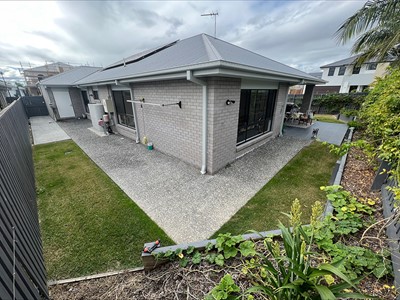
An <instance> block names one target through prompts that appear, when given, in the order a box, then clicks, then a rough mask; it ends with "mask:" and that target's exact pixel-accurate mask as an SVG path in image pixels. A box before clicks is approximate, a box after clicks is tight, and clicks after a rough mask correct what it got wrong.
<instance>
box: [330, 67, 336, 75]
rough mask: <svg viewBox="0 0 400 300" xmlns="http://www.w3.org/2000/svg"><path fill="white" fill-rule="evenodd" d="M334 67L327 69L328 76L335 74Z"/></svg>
mask: <svg viewBox="0 0 400 300" xmlns="http://www.w3.org/2000/svg"><path fill="white" fill-rule="evenodd" d="M335 69H336V68H335V67H330V68H329V72H328V76H333V74H335Z"/></svg>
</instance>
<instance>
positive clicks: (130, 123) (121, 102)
mask: <svg viewBox="0 0 400 300" xmlns="http://www.w3.org/2000/svg"><path fill="white" fill-rule="evenodd" d="M113 98H114V103H115V109H116V113H117V120H118V124H120V125H123V126H127V127H130V128H133V129H135V121H134V118H133V108H132V103H131V102H127V101H129V100H131V93H130V92H129V91H113Z"/></svg>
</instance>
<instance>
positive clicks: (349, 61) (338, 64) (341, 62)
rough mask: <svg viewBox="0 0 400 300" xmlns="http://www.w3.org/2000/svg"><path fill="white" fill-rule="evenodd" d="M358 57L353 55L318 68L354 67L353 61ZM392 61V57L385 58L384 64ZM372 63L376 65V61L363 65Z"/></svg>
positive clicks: (372, 60)
mask: <svg viewBox="0 0 400 300" xmlns="http://www.w3.org/2000/svg"><path fill="white" fill-rule="evenodd" d="M359 56H360V55H355V56H352V57H349V58H345V59H342V60H338V61H335V62H333V63H330V64H327V65H324V66H321V67H320V68H329V67H341V66H348V65H354V63H355V60H356V59H357V58H358V57H359ZM391 61H394V58H393V57H390V56H389V57H387V58H386V59H385V60H384V62H391ZM373 63H378V61H377V60H376V59H370V60H368V61H366V62H365V64H373Z"/></svg>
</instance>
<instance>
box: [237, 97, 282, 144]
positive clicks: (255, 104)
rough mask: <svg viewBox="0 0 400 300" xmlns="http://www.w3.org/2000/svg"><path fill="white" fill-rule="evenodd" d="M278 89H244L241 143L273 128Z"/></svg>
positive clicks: (240, 120) (239, 142)
mask: <svg viewBox="0 0 400 300" xmlns="http://www.w3.org/2000/svg"><path fill="white" fill-rule="evenodd" d="M275 98H276V90H242V91H241V94H240V109H239V125H238V136H237V143H238V144H241V143H244V142H246V141H248V140H251V139H252V138H255V137H257V136H259V135H262V134H264V133H267V132H270V131H271V130H272V118H273V115H274V110H275Z"/></svg>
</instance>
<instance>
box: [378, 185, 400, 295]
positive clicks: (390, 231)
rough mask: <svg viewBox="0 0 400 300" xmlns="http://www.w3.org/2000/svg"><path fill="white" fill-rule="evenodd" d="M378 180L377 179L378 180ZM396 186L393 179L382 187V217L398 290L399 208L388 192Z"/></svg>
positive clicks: (399, 272)
mask: <svg viewBox="0 0 400 300" xmlns="http://www.w3.org/2000/svg"><path fill="white" fill-rule="evenodd" d="M378 180H379V179H378ZM395 186H398V184H397V182H396V181H395V180H393V179H389V180H387V182H386V183H385V184H383V185H382V188H381V192H382V204H383V215H384V217H385V218H387V219H388V225H387V228H386V234H387V236H388V238H389V239H388V241H389V248H390V252H391V258H392V265H393V273H394V279H395V285H396V288H397V289H399V288H400V252H399V249H400V220H399V217H400V215H399V207H398V204H399V203H398V201H396V200H395V199H394V196H395V195H394V193H393V192H392V191H391V190H390V187H395ZM399 298H400V297H398V298H397V299H399Z"/></svg>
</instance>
